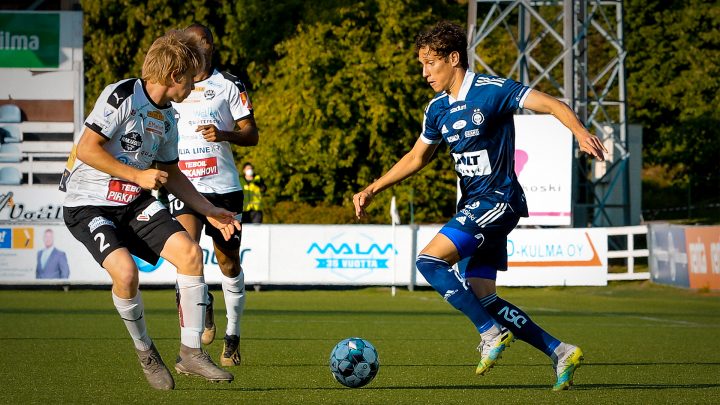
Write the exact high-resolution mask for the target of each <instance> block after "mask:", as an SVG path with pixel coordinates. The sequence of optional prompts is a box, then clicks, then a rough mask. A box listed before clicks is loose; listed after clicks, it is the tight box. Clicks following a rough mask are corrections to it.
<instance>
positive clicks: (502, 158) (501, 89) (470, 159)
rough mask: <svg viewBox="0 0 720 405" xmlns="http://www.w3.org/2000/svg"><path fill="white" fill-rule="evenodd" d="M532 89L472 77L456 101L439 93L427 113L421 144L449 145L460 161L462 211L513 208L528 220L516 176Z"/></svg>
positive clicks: (467, 76) (467, 78)
mask: <svg viewBox="0 0 720 405" xmlns="http://www.w3.org/2000/svg"><path fill="white" fill-rule="evenodd" d="M528 93H530V88H528V87H527V86H524V85H522V84H520V83H518V82H515V81H513V80H510V79H503V78H499V77H494V76H487V75H481V74H475V73H472V72H467V73H466V74H465V78H464V80H463V83H462V87H461V88H460V93H459V94H458V99H457V100H455V99H453V98H452V96H450V95H449V94H447V93H445V92H443V93H439V94H437V95H436V96H435V98H433V99H432V100H431V101H430V103H429V104H428V106H427V108H426V109H425V117H424V119H423V130H422V134H421V135H420V139H421V140H422V141H423V142H425V143H427V144H437V143H440V142H441V141H442V140H445V142H446V143H447V145H448V146H449V148H450V156H452V158H453V160H454V161H455V172H456V173H457V175H458V177H459V178H460V190H461V193H462V197H461V198H460V201H459V203H458V210H460V209H461V208H462V207H464V206H466V205H468V204H471V203H473V202H475V201H478V200H490V201H495V202H499V203H507V204H508V205H509V206H510V207H511V208H512V210H513V211H514V212H515V213H516V214H517V215H519V216H523V217H526V216H528V212H527V203H526V202H525V194H524V193H523V190H522V187H521V186H520V183H519V182H518V180H517V176H516V175H515V123H514V121H513V113H514V112H515V110H517V109H518V108H522V106H523V102H524V101H525V98H526V97H527V95H528Z"/></svg>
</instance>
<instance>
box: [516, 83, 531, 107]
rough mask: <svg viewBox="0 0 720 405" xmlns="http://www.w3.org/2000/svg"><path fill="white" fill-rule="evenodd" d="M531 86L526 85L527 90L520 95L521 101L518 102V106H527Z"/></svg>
mask: <svg viewBox="0 0 720 405" xmlns="http://www.w3.org/2000/svg"><path fill="white" fill-rule="evenodd" d="M530 90H531V89H530V87H525V90H524V92H523V94H522V96H521V97H520V102H519V103H518V107H520V108H525V99H526V98H527V96H528V94H530Z"/></svg>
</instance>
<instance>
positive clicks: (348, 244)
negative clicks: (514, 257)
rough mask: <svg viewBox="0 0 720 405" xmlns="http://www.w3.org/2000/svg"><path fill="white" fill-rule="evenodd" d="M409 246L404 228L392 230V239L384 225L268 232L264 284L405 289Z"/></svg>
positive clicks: (293, 227)
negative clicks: (398, 286)
mask: <svg viewBox="0 0 720 405" xmlns="http://www.w3.org/2000/svg"><path fill="white" fill-rule="evenodd" d="M393 240H394V243H393ZM411 242H412V230H411V229H410V227H409V226H397V227H395V237H394V239H393V231H392V227H391V226H384V225H276V226H272V227H271V235H270V246H271V257H270V279H271V280H272V281H273V282H275V283H280V284H307V283H308V281H309V280H313V282H314V283H316V284H339V285H343V284H350V285H352V284H356V285H390V284H392V283H393V279H395V282H396V284H402V285H407V284H408V282H409V280H410V271H409V269H411V268H414V264H412V265H411V260H410V256H411V254H412V252H411V247H412V246H411ZM393 253H394V254H393ZM396 269H397V272H396V273H394V271H395V270H396ZM400 269H404V271H403V270H400Z"/></svg>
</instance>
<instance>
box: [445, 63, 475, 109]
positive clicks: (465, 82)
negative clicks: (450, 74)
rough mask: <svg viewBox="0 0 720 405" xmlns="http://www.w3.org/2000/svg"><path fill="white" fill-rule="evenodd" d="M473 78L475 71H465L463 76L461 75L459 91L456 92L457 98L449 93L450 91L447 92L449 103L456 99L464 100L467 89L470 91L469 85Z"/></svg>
mask: <svg viewBox="0 0 720 405" xmlns="http://www.w3.org/2000/svg"><path fill="white" fill-rule="evenodd" d="M474 78H475V73H473V72H471V71H469V70H468V71H467V72H465V77H463V82H462V85H461V86H460V92H459V93H458V98H457V100H455V99H454V98H453V96H451V95H450V93H447V92H446V93H447V95H448V102H450V104H452V103H454V102H456V101H465V97H467V94H468V91H470V87H471V86H472V83H473V79H474Z"/></svg>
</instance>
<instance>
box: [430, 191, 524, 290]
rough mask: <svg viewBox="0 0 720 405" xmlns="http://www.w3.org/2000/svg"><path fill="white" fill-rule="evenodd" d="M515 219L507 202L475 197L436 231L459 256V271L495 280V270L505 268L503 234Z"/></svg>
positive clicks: (518, 218)
mask: <svg viewBox="0 0 720 405" xmlns="http://www.w3.org/2000/svg"><path fill="white" fill-rule="evenodd" d="M519 220H520V217H519V216H518V215H517V214H516V213H515V212H514V211H513V210H512V208H510V204H508V203H504V202H495V201H487V200H478V201H474V202H472V203H470V204H467V205H465V207H464V208H463V209H461V210H460V211H459V212H458V213H457V214H455V216H454V217H453V218H452V219H451V220H450V221H449V222H448V223H447V224H445V226H443V227H442V229H440V233H441V234H443V235H445V236H447V237H448V238H449V239H450V240H451V241H452V243H453V244H454V245H455V248H456V249H457V251H458V254H459V255H460V262H458V268H459V270H460V274H463V275H464V277H465V278H470V277H479V278H486V279H491V280H495V278H496V277H497V271H498V270H499V271H505V270H507V236H508V234H509V233H510V232H511V231H512V230H513V229H514V228H515V226H516V225H517V223H518V221H519Z"/></svg>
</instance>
